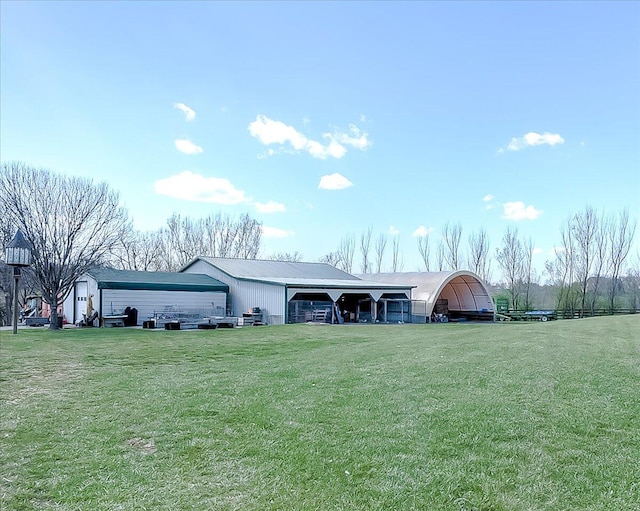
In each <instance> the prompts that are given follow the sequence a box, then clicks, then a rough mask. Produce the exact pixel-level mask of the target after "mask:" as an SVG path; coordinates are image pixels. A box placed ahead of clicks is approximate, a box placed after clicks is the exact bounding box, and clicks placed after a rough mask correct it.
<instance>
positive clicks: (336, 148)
mask: <svg viewBox="0 0 640 511" xmlns="http://www.w3.org/2000/svg"><path fill="white" fill-rule="evenodd" d="M303 124H305V125H306V122H303ZM249 133H251V136H252V137H254V138H257V139H258V140H259V141H260V142H261V143H262V144H264V145H272V144H279V145H281V146H289V147H290V148H291V150H290V151H288V152H294V153H299V152H306V153H308V154H310V155H311V156H312V157H313V158H319V159H321V160H325V159H327V158H329V157H332V158H337V159H339V158H342V157H343V156H344V155H345V154H346V153H347V147H353V148H356V149H360V150H365V149H366V148H367V147H369V146H370V145H371V142H370V141H369V135H368V133H366V132H363V131H361V130H360V128H358V127H357V126H356V125H354V124H350V125H349V128H348V129H347V131H340V130H335V131H334V132H333V133H323V134H322V138H323V139H325V140H327V143H326V144H323V143H322V142H319V141H317V140H312V139H309V138H307V136H306V135H304V134H303V133H300V132H299V131H298V130H297V129H295V128H294V127H293V126H289V125H287V124H285V123H283V122H281V121H275V120H273V119H269V117H267V116H266V115H258V116H256V120H255V121H253V122H251V123H249ZM273 154H275V151H274V150H273V149H269V151H267V153H264V154H262V155H260V156H259V158H265V157H267V156H272V155H273Z"/></svg>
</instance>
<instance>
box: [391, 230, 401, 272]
mask: <svg viewBox="0 0 640 511" xmlns="http://www.w3.org/2000/svg"><path fill="white" fill-rule="evenodd" d="M403 267H404V261H403V260H402V254H401V253H400V237H399V236H398V235H397V234H396V235H395V236H394V237H393V240H392V248H391V271H392V272H394V273H395V272H397V271H402V268H403Z"/></svg>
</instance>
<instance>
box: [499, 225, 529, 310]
mask: <svg viewBox="0 0 640 511" xmlns="http://www.w3.org/2000/svg"><path fill="white" fill-rule="evenodd" d="M523 252H524V251H523V248H522V243H521V242H520V239H519V238H518V229H517V228H515V227H507V230H506V231H505V233H504V235H503V237H502V247H501V248H497V249H496V261H497V263H498V265H499V266H500V268H501V269H502V276H503V279H504V282H505V285H506V287H507V290H508V292H509V299H510V300H511V307H512V308H513V309H515V310H517V309H518V308H519V306H520V295H521V293H520V286H521V282H522V261H523V256H524V253H523Z"/></svg>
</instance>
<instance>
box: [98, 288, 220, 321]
mask: <svg viewBox="0 0 640 511" xmlns="http://www.w3.org/2000/svg"><path fill="white" fill-rule="evenodd" d="M226 300H227V297H226V293H223V292H220V291H206V292H193V291H146V290H128V289H103V290H102V304H101V305H102V308H100V301H99V299H98V300H96V298H95V296H94V300H93V303H94V308H95V309H97V310H98V311H100V315H101V316H102V315H110V314H118V313H121V312H123V311H124V309H125V308H127V307H131V308H136V309H137V310H138V325H142V322H143V321H146V320H147V319H149V318H152V317H153V316H154V314H155V313H160V312H163V311H166V310H175V311H181V312H188V311H202V313H203V315H206V314H211V313H213V312H214V309H215V308H216V307H218V308H219V310H220V309H222V310H224V308H225V304H226Z"/></svg>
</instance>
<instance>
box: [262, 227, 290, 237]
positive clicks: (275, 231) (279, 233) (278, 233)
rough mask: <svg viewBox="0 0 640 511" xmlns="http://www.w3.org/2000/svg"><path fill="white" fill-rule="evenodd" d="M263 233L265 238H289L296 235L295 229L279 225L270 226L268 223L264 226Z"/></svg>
mask: <svg viewBox="0 0 640 511" xmlns="http://www.w3.org/2000/svg"><path fill="white" fill-rule="evenodd" d="M262 235H263V236H264V237H265V238H288V237H289V236H293V235H295V232H293V231H287V230H285V229H279V228H278V227H269V226H267V225H263V226H262Z"/></svg>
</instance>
